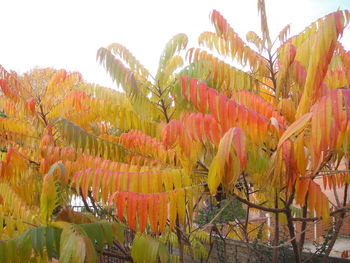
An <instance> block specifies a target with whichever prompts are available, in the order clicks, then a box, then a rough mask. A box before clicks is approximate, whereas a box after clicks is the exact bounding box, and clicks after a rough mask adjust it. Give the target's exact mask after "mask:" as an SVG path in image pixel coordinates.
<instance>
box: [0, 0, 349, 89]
mask: <svg viewBox="0 0 350 263" xmlns="http://www.w3.org/2000/svg"><path fill="white" fill-rule="evenodd" d="M265 1H266V8H267V15H268V19H269V27H270V34H271V37H272V38H274V37H275V36H276V35H277V34H278V32H279V31H280V30H281V29H282V28H283V27H284V26H285V25H286V24H288V23H291V34H292V35H294V34H297V33H298V32H300V31H301V30H303V29H304V28H305V27H306V26H307V25H309V24H310V23H311V22H313V21H315V20H316V19H317V18H319V17H321V16H324V15H326V14H328V13H330V12H333V11H335V10H337V9H338V8H340V9H350V0H265ZM212 9H217V10H218V11H220V12H221V14H223V15H224V16H225V18H226V19H227V20H228V22H229V23H230V24H231V26H232V27H233V28H234V29H235V31H236V32H238V33H239V34H240V36H241V37H242V38H243V39H245V34H246V33H247V32H248V31H250V30H253V31H256V32H257V33H259V35H260V23H259V17H258V13H257V0H245V1H244V0H225V1H224V0H212V1H208V0H198V1H195V0H187V1H185V0H172V1H169V0H163V1H160V0H159V1H155V0H148V1H146V0H144V1H142V0H139V1H135V0H134V1H133V0H114V1H107V0H96V1H90V0H59V1H58V0H55V1H52V0H31V1H29V0H0V10H1V12H0V25H1V38H0V64H1V65H3V66H4V67H5V68H6V69H8V70H9V69H13V70H16V71H19V72H25V71H27V70H29V69H31V68H33V67H36V66H37V67H49V66H50V67H54V68H57V69H59V68H65V69H67V70H71V71H73V70H74V71H79V72H81V73H82V74H83V77H84V79H85V80H87V81H89V82H92V83H98V84H100V85H104V86H107V87H116V85H115V84H112V81H111V80H110V78H109V77H108V75H107V74H106V73H105V71H104V69H103V68H102V67H101V66H100V65H99V64H98V63H97V62H96V51H97V49H98V48H99V47H101V46H106V45H108V44H110V43H112V42H118V43H121V44H123V45H124V46H126V47H127V48H128V49H129V50H130V51H131V52H132V53H133V54H134V55H135V56H136V57H137V58H138V60H139V61H140V62H141V63H142V64H143V65H144V66H146V68H148V69H149V70H151V72H152V73H155V70H156V68H157V65H158V60H159V56H160V54H161V51H162V50H163V47H164V46H165V43H166V42H167V41H168V40H169V39H170V38H171V37H172V36H173V35H175V34H177V33H185V34H187V35H188V37H189V38H190V41H191V42H190V45H189V47H192V46H193V45H196V43H197V37H198V35H199V34H200V33H201V32H203V31H213V26H212V25H211V24H210V22H209V13H210V11H211V10H212ZM342 42H343V44H344V46H345V49H347V50H349V49H350V30H346V32H345V34H344V37H343V41H342Z"/></svg>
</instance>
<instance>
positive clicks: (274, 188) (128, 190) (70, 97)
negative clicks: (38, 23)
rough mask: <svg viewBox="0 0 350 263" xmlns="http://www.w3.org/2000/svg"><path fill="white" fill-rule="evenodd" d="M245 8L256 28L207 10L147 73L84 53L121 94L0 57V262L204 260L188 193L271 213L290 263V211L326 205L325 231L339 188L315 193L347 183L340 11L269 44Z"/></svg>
mask: <svg viewBox="0 0 350 263" xmlns="http://www.w3.org/2000/svg"><path fill="white" fill-rule="evenodd" d="M258 10H259V13H260V16H261V30H262V35H261V36H258V35H257V34H256V33H254V32H249V33H248V34H247V36H246V39H247V42H245V41H244V40H243V39H242V38H241V37H240V36H238V34H237V33H236V32H235V31H234V30H233V28H232V27H231V26H230V25H229V23H228V22H227V20H226V19H225V18H224V17H223V16H222V15H221V14H220V13H219V12H218V11H216V10H214V11H212V12H211V15H210V20H211V22H212V24H213V26H214V29H215V32H204V33H202V34H201V35H200V36H199V38H198V42H199V46H200V47H194V48H189V49H187V42H188V39H187V36H186V35H184V34H178V35H176V36H174V37H173V38H172V39H171V40H170V41H169V42H168V43H167V44H166V46H165V49H164V51H163V53H162V55H161V57H160V60H159V68H158V71H157V73H156V75H155V76H152V75H151V73H150V72H149V71H148V70H147V69H146V68H145V67H144V66H143V65H142V64H141V63H140V62H139V61H138V60H137V59H136V58H135V57H134V56H133V55H132V53H131V52H130V51H129V50H128V49H127V48H126V47H124V46H123V45H121V44H118V43H114V44H111V45H109V46H108V47H106V48H101V49H99V50H98V53H97V60H98V61H99V63H101V65H102V66H103V67H104V68H105V69H106V71H107V72H108V73H109V75H110V76H111V78H112V79H113V80H114V81H115V82H116V83H117V84H118V85H119V86H120V87H121V88H123V90H124V91H123V92H118V91H115V90H112V89H108V88H104V87H100V86H96V85H91V84H89V83H86V82H85V81H84V80H83V78H82V76H81V75H80V74H79V73H76V72H67V71H65V70H54V69H49V68H47V69H33V70H32V71H30V72H28V73H25V74H23V75H18V74H17V73H15V72H8V71H7V70H6V69H4V68H3V67H1V66H0V87H1V91H2V93H1V97H0V110H1V112H2V113H3V117H1V118H0V143H1V163H0V239H1V240H0V262H29V261H30V262H34V261H36V262H48V261H49V260H52V259H58V260H59V262H96V261H97V260H98V257H99V256H100V255H113V256H114V257H116V258H120V259H123V260H129V261H131V260H133V261H135V262H156V261H157V260H160V261H161V262H169V261H176V260H180V261H182V262H183V260H184V258H183V256H184V254H186V253H187V254H188V255H189V256H190V257H192V259H195V258H198V259H200V258H206V257H207V256H208V255H207V250H206V248H205V245H206V244H207V243H210V240H209V236H210V235H211V234H212V232H210V233H209V232H208V231H204V230H205V229H204V227H203V228H201V227H198V226H197V225H196V224H195V223H193V217H194V213H196V211H197V209H199V208H200V207H201V206H203V205H204V204H203V200H204V199H207V200H210V203H211V204H212V205H215V204H216V203H217V201H221V200H220V199H228V200H232V198H235V199H237V200H239V201H240V202H242V203H243V204H244V205H245V208H246V210H247V213H248V216H249V211H250V209H256V210H259V211H265V212H269V213H271V214H274V215H275V216H276V218H277V219H278V218H281V220H280V223H281V224H284V225H286V226H287V227H288V230H289V235H290V238H291V241H290V242H291V245H292V247H293V252H294V257H295V261H296V262H301V256H302V255H301V250H300V247H301V248H302V246H303V243H304V239H305V237H304V239H303V237H302V235H301V237H300V238H298V239H297V238H296V237H295V235H296V230H295V228H294V226H293V222H295V221H298V220H300V221H302V222H311V221H317V220H323V221H324V222H326V223H328V222H330V221H331V217H333V218H334V219H333V220H335V222H336V231H338V232H339V229H340V227H341V222H342V220H343V218H344V217H345V215H346V213H347V212H348V211H349V207H348V206H347V203H348V200H347V197H346V195H344V196H340V197H339V198H340V199H339V198H338V197H337V203H336V204H334V203H330V202H329V196H327V195H326V194H325V191H324V189H326V188H329V189H335V190H336V189H339V188H343V189H344V190H345V193H347V191H348V185H349V183H350V175H349V168H350V167H349V149H350V148H349V147H350V91H349V84H350V52H349V51H347V50H345V49H344V47H343V46H342V45H341V43H340V42H339V39H340V37H341V36H342V35H343V33H344V34H345V32H344V29H345V28H346V26H347V25H348V23H349V20H350V14H349V12H348V11H347V10H345V11H342V10H339V11H336V12H334V13H331V14H329V15H327V16H325V17H324V18H321V19H319V20H317V21H316V22H314V23H313V24H311V25H310V26H308V27H307V28H305V30H304V31H302V32H301V33H300V34H299V35H296V36H294V37H290V38H288V32H289V26H287V27H285V28H284V29H282V31H281V33H280V34H279V35H278V36H277V38H276V41H272V40H271V39H270V35H269V30H268V24H267V18H266V11H265V4H264V1H263V0H259V1H258ZM277 41H279V42H280V46H279V47H275V43H276V42H277ZM186 49H187V53H186V52H184V51H185V50H186ZM224 58H225V59H224ZM227 58H229V59H231V61H232V62H235V63H236V64H239V65H241V66H242V68H240V69H238V68H237V67H234V66H233V63H231V62H227V61H228V59H227ZM230 63H231V64H230ZM76 202H82V203H83V204H84V207H85V210H86V211H79V212H77V211H73V210H72V208H71V207H72V205H74V204H75V203H76ZM298 209H299V210H303V211H304V212H303V214H302V216H301V217H300V216H297V215H296V214H295V213H294V211H295V210H298ZM247 218H248V217H247ZM208 227H212V225H210V226H209V225H208ZM249 228H251V226H250V225H249V224H248V223H247V224H245V226H244V227H243V230H244V231H246V232H247V231H249ZM338 228H339V229H338ZM337 229H338V230H337ZM206 230H207V229H206ZM215 231H217V230H215ZM246 236H247V238H246V240H245V241H246V242H247V244H249V241H250V240H248V238H250V237H251V236H252V235H250V236H249V235H248V234H247V235H246ZM255 236H256V235H255ZM335 239H336V236H335ZM275 241H276V242H278V239H277V240H276V239H275ZM331 242H332V241H331ZM130 244H131V246H130ZM333 244H334V243H333ZM274 245H275V246H276V245H278V243H276V244H274ZM112 246H114V247H117V250H116V251H114V250H113V249H112V250H111V247H112ZM144 247H146V248H147V249H143V248H144ZM168 247H172V248H174V249H178V250H179V256H175V255H172V254H171V253H169V251H168V249H167V248H168ZM73 248H74V249H73ZM330 249H331V248H330ZM18 250H19V251H21V253H20V256H19V257H17V251H18ZM325 253H326V256H328V255H327V253H328V254H329V251H328V250H326V251H325ZM275 257H276V254H275V255H274V256H273V260H275V259H276V258H275ZM275 262H276V261H275Z"/></svg>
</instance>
